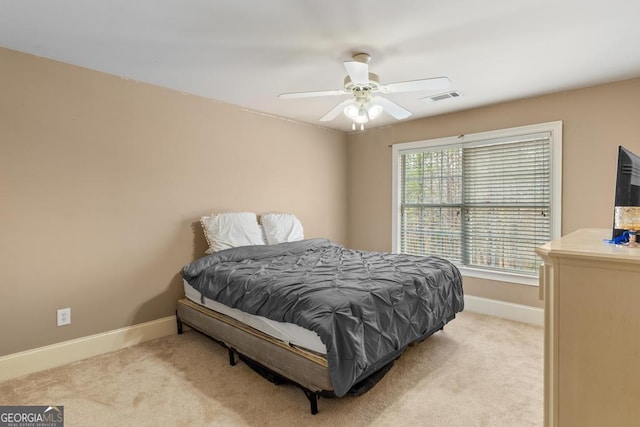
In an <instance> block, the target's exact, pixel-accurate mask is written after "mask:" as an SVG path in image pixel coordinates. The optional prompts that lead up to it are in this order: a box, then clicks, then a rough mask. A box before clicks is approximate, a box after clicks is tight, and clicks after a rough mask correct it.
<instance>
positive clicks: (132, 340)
mask: <svg viewBox="0 0 640 427" xmlns="http://www.w3.org/2000/svg"><path fill="white" fill-rule="evenodd" d="M175 333H176V317H175V316H169V317H164V318H162V319H158V320H152V321H151V322H145V323H139V324H137V325H133V326H127V327H125V328H120V329H115V330H113V331H108V332H103V333H99V334H95V335H89V336H88V337H82V338H77V339H74V340H70V341H64V342H61V343H57V344H52V345H48V346H45V347H40V348H35V349H33V350H27V351H22V352H20V353H14V354H9V355H7V356H3V357H0V381H4V380H8V379H11V378H17V377H20V376H23V375H27V374H30V373H33V372H38V371H42V370H45V369H49V368H55V367H56V366H61V365H66V364H67V363H71V362H75V361H76V360H81V359H86V358H87V357H92V356H97V355H99V354H104V353H109V352H111V351H115V350H120V349H121V348H125V347H129V346H132V345H135V344H140V343H143V342H145V341H150V340H153V339H156V338H161V337H164V336H167V335H171V334H175Z"/></svg>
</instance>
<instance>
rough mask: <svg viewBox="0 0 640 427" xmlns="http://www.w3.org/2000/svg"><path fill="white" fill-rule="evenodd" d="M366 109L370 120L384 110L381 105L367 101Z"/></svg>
mask: <svg viewBox="0 0 640 427" xmlns="http://www.w3.org/2000/svg"><path fill="white" fill-rule="evenodd" d="M366 109H367V114H368V115H369V119H371V120H375V119H377V118H378V117H380V114H382V110H384V108H383V107H382V105H380V104H376V103H373V102H367V105H366Z"/></svg>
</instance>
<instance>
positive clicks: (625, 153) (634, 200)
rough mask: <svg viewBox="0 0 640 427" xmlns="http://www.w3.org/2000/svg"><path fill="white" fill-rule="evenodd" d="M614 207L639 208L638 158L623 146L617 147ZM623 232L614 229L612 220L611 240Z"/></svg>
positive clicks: (639, 169)
mask: <svg viewBox="0 0 640 427" xmlns="http://www.w3.org/2000/svg"><path fill="white" fill-rule="evenodd" d="M614 206H640V156H638V155H636V154H633V153H632V152H631V151H629V150H627V149H626V148H624V147H623V146H619V147H618V168H617V171H616V197H615V203H614ZM623 232H624V230H620V229H617V228H615V220H614V226H613V235H612V239H615V238H616V237H618V236H620V235H621V234H622V233H623Z"/></svg>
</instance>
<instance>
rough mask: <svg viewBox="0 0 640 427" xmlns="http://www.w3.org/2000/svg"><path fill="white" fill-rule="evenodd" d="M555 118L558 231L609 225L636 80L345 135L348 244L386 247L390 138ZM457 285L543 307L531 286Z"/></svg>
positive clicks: (635, 140) (639, 138) (636, 140)
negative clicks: (559, 156) (559, 155)
mask: <svg viewBox="0 0 640 427" xmlns="http://www.w3.org/2000/svg"><path fill="white" fill-rule="evenodd" d="M443 102H449V101H443ZM450 102H455V101H450ZM556 120H561V121H562V122H563V144H564V145H563V203H562V233H563V234H566V233H569V232H571V231H574V230H576V229H579V228H589V227H604V228H607V227H610V226H611V223H612V219H613V218H612V212H613V196H614V185H615V166H616V154H617V150H616V148H617V146H618V145H623V146H625V147H627V148H629V149H631V151H634V152H636V153H640V79H633V80H627V81H623V82H617V83H612V84H607V85H600V86H596V87H592V88H587V89H580V90H575V91H570V92H563V93H558V94H553V95H547V96H541V97H536V98H529V99H525V100H520V101H514V102H508V103H503V104H498V105H493V106H489V107H483V108H477V109H473V110H467V111H463V112H459V113H453V114H447V115H441V116H437V117H432V118H426V119H421V120H413V121H408V122H403V123H399V124H396V125H393V126H389V127H384V128H380V129H372V130H369V131H364V132H359V133H353V134H350V135H349V144H348V151H347V152H348V159H349V161H348V165H349V171H348V182H349V188H348V195H349V198H348V200H349V201H348V209H347V212H348V222H347V225H348V230H349V246H351V247H354V248H359V249H367V250H377V251H388V250H390V249H391V155H392V153H391V148H389V144H393V143H398V142H407V141H417V140H424V139H431V138H439V137H447V136H454V135H460V134H469V133H475V132H482V131H490V130H496V129H504V128H509V127H514V126H522V125H530V124H536V123H543V122H550V121H556ZM464 287H465V292H466V293H467V294H470V295H475V296H481V297H486V298H493V299H498V300H503V301H509V302H514V303H519V304H526V305H533V306H538V307H542V302H541V301H539V300H538V289H537V287H531V286H525V285H517V284H512V283H505V282H493V281H488V280H480V279H474V278H465V280H464Z"/></svg>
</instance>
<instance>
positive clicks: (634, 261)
mask: <svg viewBox="0 0 640 427" xmlns="http://www.w3.org/2000/svg"><path fill="white" fill-rule="evenodd" d="M610 237H611V230H606V229H583V230H578V231H576V232H573V233H571V234H568V235H566V236H564V237H561V238H560V239H557V240H554V241H552V242H549V243H547V244H546V245H544V246H541V247H539V248H537V249H536V253H537V254H538V255H540V256H541V257H542V258H543V260H544V265H543V266H542V267H541V271H540V292H541V296H543V297H544V300H545V337H544V339H545V345H544V348H545V350H544V351H545V355H544V364H545V366H544V390H545V395H544V425H545V426H547V427H552V426H553V427H556V426H561V427H574V426H575V427H585V426H598V427H600V426H616V427H622V426H640V248H628V247H620V246H615V245H610V244H607V243H604V239H607V238H610Z"/></svg>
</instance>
